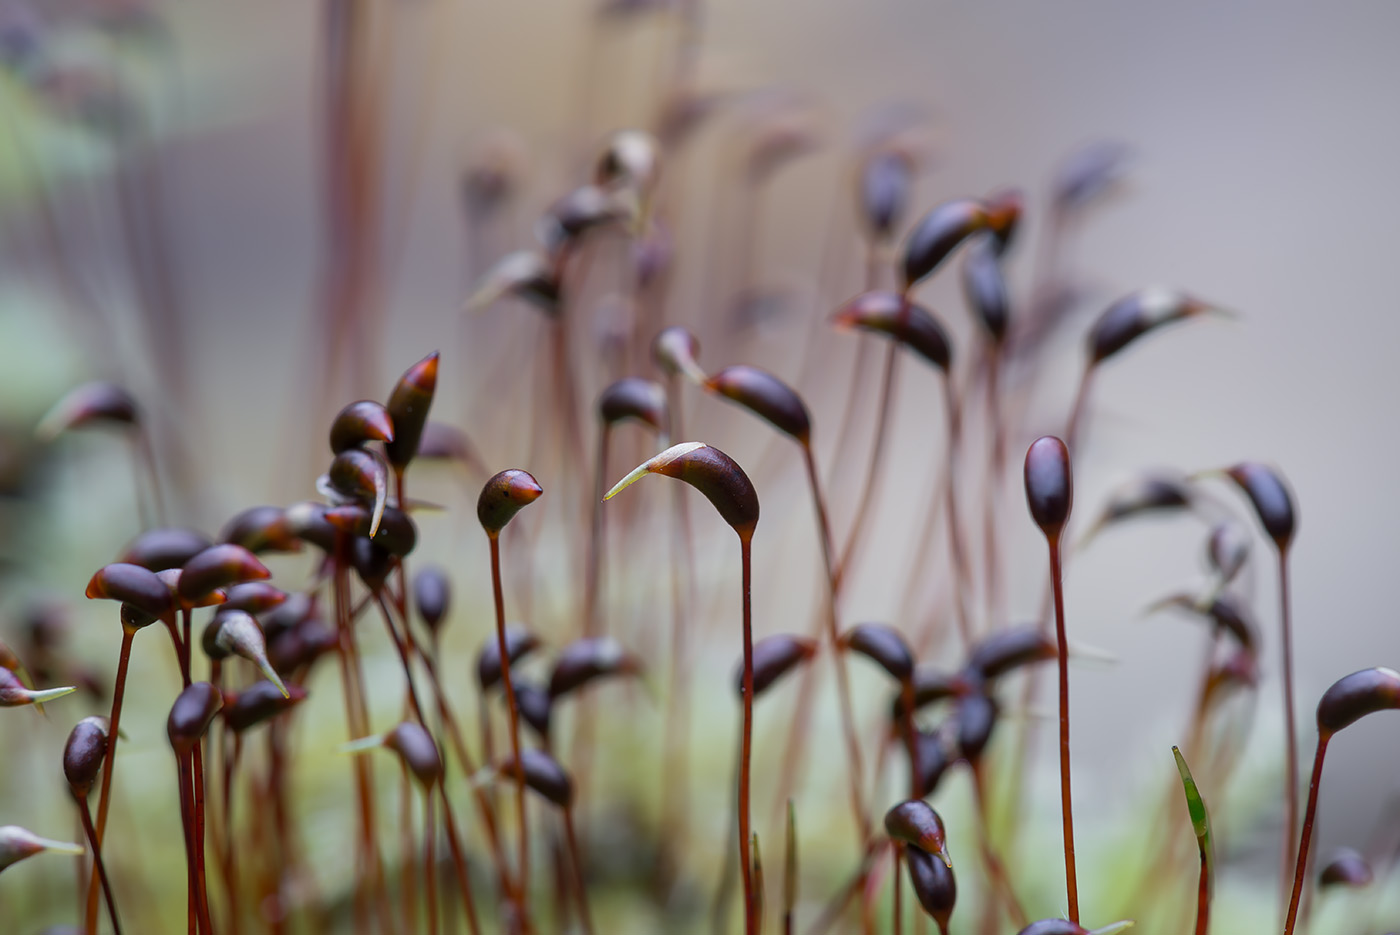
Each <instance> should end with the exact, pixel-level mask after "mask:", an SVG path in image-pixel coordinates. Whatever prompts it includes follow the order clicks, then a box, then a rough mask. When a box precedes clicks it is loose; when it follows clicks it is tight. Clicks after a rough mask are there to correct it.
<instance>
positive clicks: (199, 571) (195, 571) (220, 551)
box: [178, 542, 272, 601]
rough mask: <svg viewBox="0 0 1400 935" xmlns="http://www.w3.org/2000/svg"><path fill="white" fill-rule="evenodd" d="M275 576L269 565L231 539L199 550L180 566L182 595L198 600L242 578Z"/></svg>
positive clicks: (183, 598)
mask: <svg viewBox="0 0 1400 935" xmlns="http://www.w3.org/2000/svg"><path fill="white" fill-rule="evenodd" d="M271 577H272V572H270V571H268V570H267V566H266V565H264V564H263V563H262V562H260V561H258V557H257V556H256V555H254V554H253V553H252V552H249V551H248V550H247V549H245V548H243V546H241V545H234V544H232V543H230V542H225V543H222V544H221V545H213V546H210V547H209V548H207V549H205V550H204V551H203V552H200V553H199V554H198V555H196V556H195V557H194V558H192V559H190V560H189V561H188V562H186V563H185V565H184V567H183V568H181V569H180V585H179V592H178V593H179V597H180V599H181V600H184V601H195V600H198V599H199V598H202V597H204V596H205V595H207V594H209V593H210V592H211V591H214V590H215V589H216V588H224V587H228V586H229V585H231V584H237V583H239V582H241V581H261V580H266V579H267V578H271Z"/></svg>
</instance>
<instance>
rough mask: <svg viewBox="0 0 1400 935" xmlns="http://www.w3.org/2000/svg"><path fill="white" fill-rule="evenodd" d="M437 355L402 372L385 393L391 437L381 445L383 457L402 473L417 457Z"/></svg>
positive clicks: (430, 401) (433, 385)
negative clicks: (415, 456) (391, 429)
mask: <svg viewBox="0 0 1400 935" xmlns="http://www.w3.org/2000/svg"><path fill="white" fill-rule="evenodd" d="M437 373H438V352H437V351H433V352H432V353H431V354H429V355H428V356H427V357H424V358H423V359H422V360H420V361H418V363H416V364H414V365H413V366H412V367H409V368H408V369H407V370H405V371H404V374H403V376H401V377H399V381H398V382H397V383H395V384H394V388H393V389H392V390H390V391H389V401H388V402H387V403H386V404H385V406H384V408H385V410H386V411H387V412H388V413H389V418H390V419H391V420H392V423H393V430H394V437H393V438H392V439H389V440H387V441H385V443H384V453H385V454H386V455H387V456H388V458H389V463H390V464H392V465H393V466H394V469H395V470H397V471H402V470H403V469H404V468H405V467H407V466H408V462H410V461H412V460H413V457H414V455H416V454H418V443H419V441H420V440H421V439H422V438H423V426H425V425H427V423H428V410H429V409H430V408H432V405H433V393H434V392H435V391H436V390H437Z"/></svg>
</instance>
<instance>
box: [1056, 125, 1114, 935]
mask: <svg viewBox="0 0 1400 935" xmlns="http://www.w3.org/2000/svg"><path fill="white" fill-rule="evenodd" d="M1130 155H1131V152H1130V151H1129V149H1128V147H1126V146H1124V145H1123V144H1122V143H1118V142H1115V141H1113V140H1102V141H1099V142H1096V143H1090V144H1088V145H1087V146H1084V147H1081V148H1080V149H1079V150H1077V151H1076V152H1074V153H1072V154H1071V155H1070V157H1069V158H1068V159H1066V160H1065V162H1064V164H1063V165H1061V167H1060V170H1059V172H1057V173H1056V174H1055V180H1054V183H1053V185H1052V190H1051V191H1052V194H1051V199H1052V200H1051V205H1052V207H1053V209H1054V210H1055V211H1056V212H1058V213H1060V214H1065V213H1068V212H1070V211H1076V210H1079V209H1082V208H1084V207H1085V206H1087V205H1088V204H1090V203H1091V202H1092V201H1094V200H1095V199H1097V198H1099V197H1100V196H1102V195H1104V194H1106V193H1107V192H1109V191H1111V190H1112V189H1114V188H1116V187H1117V186H1119V185H1121V184H1122V181H1123V176H1124V174H1125V168H1126V166H1127V164H1128V161H1129V156H1130ZM1047 935H1048V933H1047Z"/></svg>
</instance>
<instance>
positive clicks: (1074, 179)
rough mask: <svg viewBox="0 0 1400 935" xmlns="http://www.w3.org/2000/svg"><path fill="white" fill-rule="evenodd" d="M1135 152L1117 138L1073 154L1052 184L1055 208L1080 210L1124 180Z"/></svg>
mask: <svg viewBox="0 0 1400 935" xmlns="http://www.w3.org/2000/svg"><path fill="white" fill-rule="evenodd" d="M1130 156H1131V151H1130V150H1129V149H1128V147H1127V146H1125V145H1124V144H1122V143H1120V142H1117V141H1116V140H1100V141H1098V142H1094V143H1090V144H1088V145H1086V146H1083V147H1081V148H1080V149H1078V150H1076V151H1075V152H1073V153H1071V154H1070V156H1069V158H1067V159H1066V160H1065V161H1064V163H1063V164H1062V165H1061V166H1060V169H1059V171H1058V172H1057V173H1056V174H1055V180H1054V182H1053V184H1052V186H1051V207H1052V209H1053V210H1054V211H1056V212H1057V213H1059V214H1062V215H1063V214H1066V213H1068V212H1071V211H1078V210H1081V209H1083V208H1084V207H1086V206H1087V205H1089V204H1090V203H1092V202H1093V201H1094V200H1096V199H1098V198H1100V197H1102V196H1103V195H1104V194H1105V193H1107V192H1109V191H1111V190H1113V189H1114V188H1116V187H1117V186H1119V185H1121V184H1122V182H1123V177H1124V175H1125V170H1126V167H1127V164H1128V162H1129V157H1130Z"/></svg>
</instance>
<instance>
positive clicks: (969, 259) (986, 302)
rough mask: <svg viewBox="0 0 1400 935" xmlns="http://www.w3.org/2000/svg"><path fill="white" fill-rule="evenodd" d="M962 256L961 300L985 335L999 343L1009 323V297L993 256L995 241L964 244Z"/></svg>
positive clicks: (998, 264)
mask: <svg viewBox="0 0 1400 935" xmlns="http://www.w3.org/2000/svg"><path fill="white" fill-rule="evenodd" d="M966 253H967V256H966V257H965V258H964V259H963V265H962V289H963V297H964V298H965V299H966V300H967V307H968V308H970V309H971V310H972V313H973V315H975V316H976V318H977V320H978V322H980V323H981V325H982V327H983V329H985V330H986V332H987V336H988V337H989V338H991V339H992V341H993V342H994V343H996V344H1000V343H1001V342H1002V341H1003V340H1004V339H1005V338H1006V328H1007V324H1008V322H1009V321H1010V320H1011V296H1010V294H1009V293H1008V292H1007V289H1006V277H1005V276H1004V275H1002V270H1001V260H1000V259H998V257H997V249H996V241H995V240H994V239H992V238H988V237H982V238H979V239H978V240H974V241H973V242H972V243H971V244H969V245H968V248H967V251H966Z"/></svg>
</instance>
